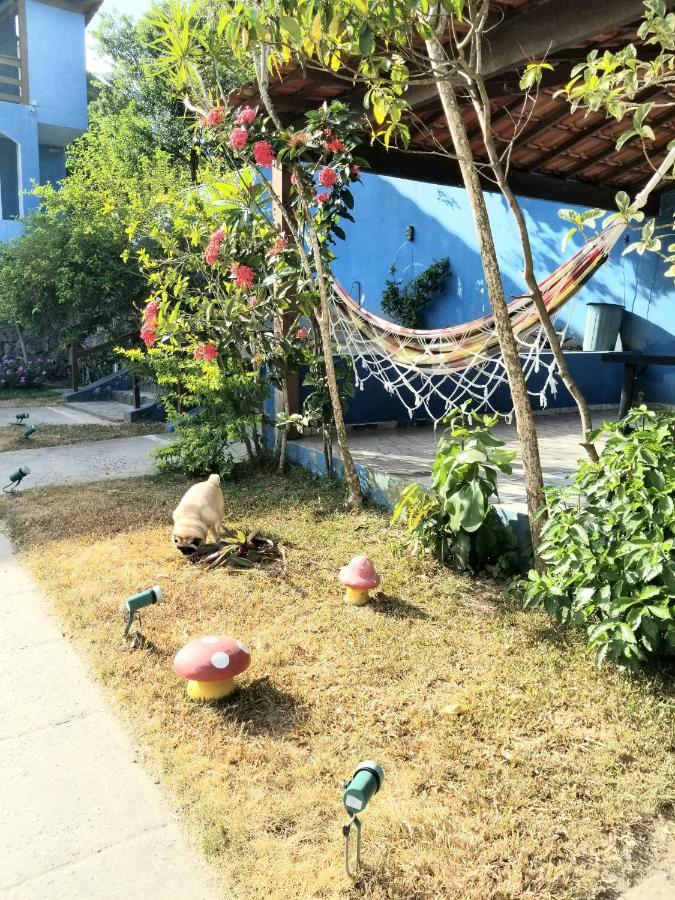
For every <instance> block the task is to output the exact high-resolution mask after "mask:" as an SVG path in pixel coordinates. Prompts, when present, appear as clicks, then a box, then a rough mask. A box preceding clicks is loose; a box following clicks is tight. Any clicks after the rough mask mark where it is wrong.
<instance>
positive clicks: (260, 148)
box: [253, 141, 274, 169]
mask: <svg viewBox="0 0 675 900" xmlns="http://www.w3.org/2000/svg"><path fill="white" fill-rule="evenodd" d="M253 156H254V157H255V161H256V162H257V163H258V165H259V166H264V167H265V168H266V169H268V168H269V167H270V166H271V165H272V163H273V162H274V150H273V149H272V145H271V144H270V143H269V141H256V142H255V144H254V145H253Z"/></svg>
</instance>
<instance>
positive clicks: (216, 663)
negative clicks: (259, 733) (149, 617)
mask: <svg viewBox="0 0 675 900" xmlns="http://www.w3.org/2000/svg"><path fill="white" fill-rule="evenodd" d="M250 665H251V654H250V652H249V650H248V649H247V648H246V647H245V646H244V644H242V642H241V641H235V640H234V638H231V637H223V636H222V635H210V636H209V637H201V638H195V639H194V641H190V643H189V644H186V645H185V646H184V647H183V649H182V650H179V651H178V653H177V654H176V656H175V658H174V661H173V668H174V671H175V672H176V673H177V674H178V675H180V677H181V678H185V679H186V681H187V692H188V695H189V696H190V697H192V698H193V699H194V700H220V699H221V697H227V696H229V694H231V693H232V692H233V691H234V690H235V688H236V684H235V681H234V679H235V676H237V675H240V674H241V673H242V672H243V671H244V670H245V669H248V667H249V666H250Z"/></svg>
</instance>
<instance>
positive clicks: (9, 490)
mask: <svg viewBox="0 0 675 900" xmlns="http://www.w3.org/2000/svg"><path fill="white" fill-rule="evenodd" d="M26 475H30V468H29V467H28V466H19V468H18V469H17V470H16V472H12V474H11V475H10V476H9V484H6V485H5V486H4V488H3V489H2V490H3V491H4V493H5V494H13V493H14V492H15V491H16V489H17V488H18V486H19V485H20V484H21V482H22V481H23V480H24V478H25V477H26Z"/></svg>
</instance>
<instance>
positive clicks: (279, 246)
mask: <svg viewBox="0 0 675 900" xmlns="http://www.w3.org/2000/svg"><path fill="white" fill-rule="evenodd" d="M286 247H288V238H287V237H284V235H281V236H280V237H278V238H277V239H276V241H275V242H274V243H273V244H272V246H271V248H270V256H278V255H279V254H280V253H283V252H284V250H285V249H286Z"/></svg>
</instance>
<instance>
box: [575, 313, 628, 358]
mask: <svg viewBox="0 0 675 900" xmlns="http://www.w3.org/2000/svg"><path fill="white" fill-rule="evenodd" d="M622 318H623V306H618V305H617V304H616V303H588V304H586V328H585V329H584V346H583V349H584V350H587V351H593V350H594V351H596V352H597V351H600V350H602V351H608V350H614V348H615V347H616V341H617V338H618V337H619V329H620V328H621V320H622Z"/></svg>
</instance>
